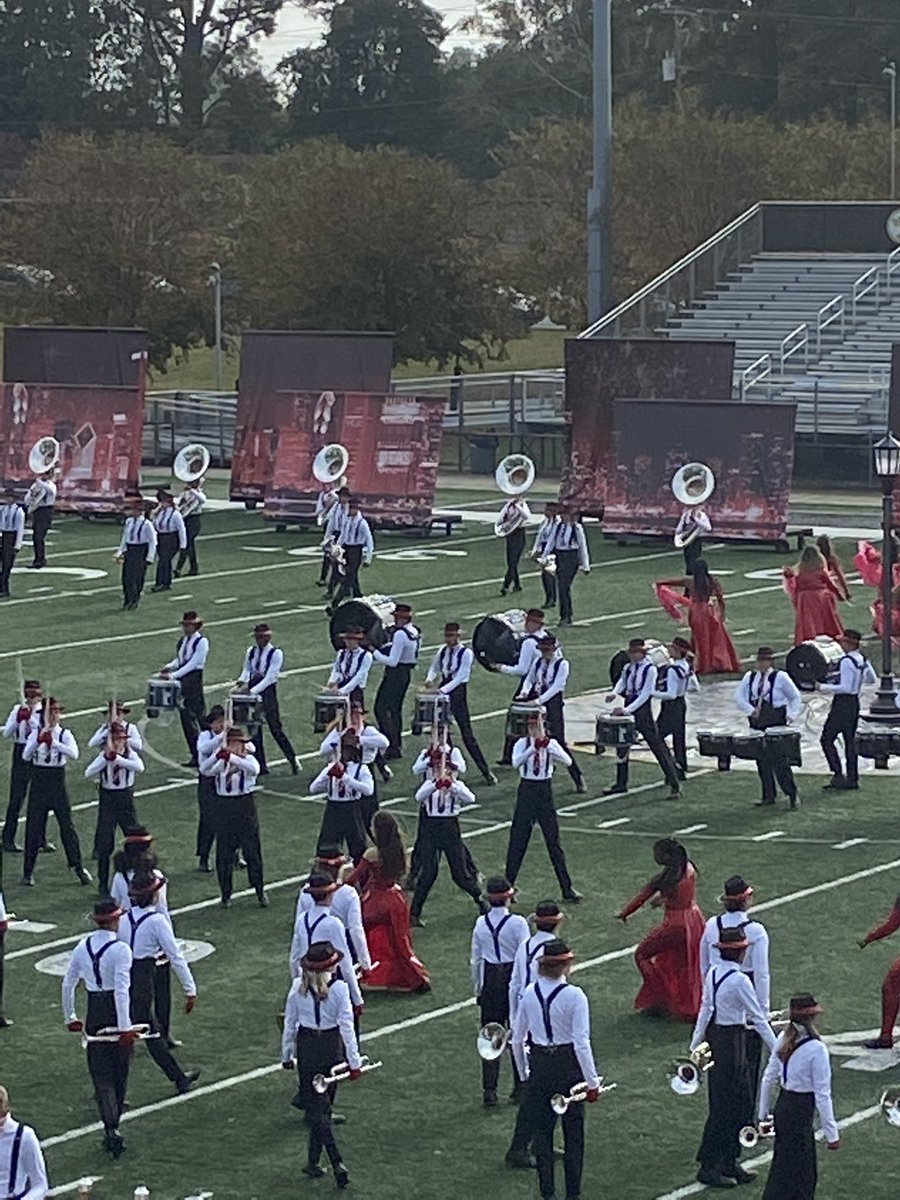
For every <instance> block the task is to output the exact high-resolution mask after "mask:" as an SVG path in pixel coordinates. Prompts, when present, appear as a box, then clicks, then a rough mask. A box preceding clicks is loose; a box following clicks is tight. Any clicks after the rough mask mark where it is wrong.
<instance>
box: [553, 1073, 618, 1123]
mask: <svg viewBox="0 0 900 1200" xmlns="http://www.w3.org/2000/svg"><path fill="white" fill-rule="evenodd" d="M618 1086H619V1085H618V1084H617V1083H606V1084H605V1083H604V1082H603V1080H602V1079H601V1080H600V1087H599V1088H598V1089H597V1090H598V1091H599V1093H600V1095H601V1096H602V1095H603V1093H604V1092H614V1091H615V1090H616V1088H617V1087H618ZM590 1090H591V1089H590V1087H589V1086H588V1085H587V1084H586V1083H585V1082H584V1080H582V1081H581V1083H576V1084H573V1086H572V1087H571V1089H570V1090H569V1094H568V1096H564V1095H563V1094H562V1092H557V1093H556V1095H555V1096H551V1097H550V1107H551V1108H552V1109H553V1111H554V1112H555V1113H556V1115H557V1116H559V1117H561V1116H562V1115H563V1114H564V1113H565V1112H567V1111H568V1108H569V1105H570V1104H578V1103H580V1102H581V1101H582V1100H586V1099H587V1094H588V1092H589V1091H590Z"/></svg>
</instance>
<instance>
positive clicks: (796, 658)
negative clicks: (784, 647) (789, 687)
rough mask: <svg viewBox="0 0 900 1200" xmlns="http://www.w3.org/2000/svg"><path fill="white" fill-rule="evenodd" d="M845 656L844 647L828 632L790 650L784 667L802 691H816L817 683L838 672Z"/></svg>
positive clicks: (823, 681)
mask: <svg viewBox="0 0 900 1200" xmlns="http://www.w3.org/2000/svg"><path fill="white" fill-rule="evenodd" d="M843 657H844V649H843V647H842V646H841V645H840V644H839V643H838V642H836V641H835V640H834V638H832V637H828V636H827V634H820V635H819V636H818V637H815V638H813V639H812V640H811V641H809V642H800V644H799V645H798V646H795V647H794V648H793V650H789V651H788V653H787V657H786V658H785V660H784V669H785V670H786V671H787V673H788V675H790V677H791V679H793V681H794V683H795V684H796V685H797V687H798V688H799V689H800V691H801V692H814V691H815V690H816V684H817V683H825V681H826V680H828V679H829V678H830V677H831V676H832V675H834V674H836V673H837V671H838V670H839V667H838V663H839V662H840V661H841V659H842V658H843Z"/></svg>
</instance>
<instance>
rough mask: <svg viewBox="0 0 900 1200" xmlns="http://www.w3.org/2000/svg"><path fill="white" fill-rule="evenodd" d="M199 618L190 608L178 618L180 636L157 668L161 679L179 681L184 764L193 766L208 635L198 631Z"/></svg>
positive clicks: (195, 757)
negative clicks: (185, 753) (170, 654)
mask: <svg viewBox="0 0 900 1200" xmlns="http://www.w3.org/2000/svg"><path fill="white" fill-rule="evenodd" d="M202 628H203V621H202V619H201V618H200V617H198V616H197V614H196V613H195V612H194V611H193V609H192V610H191V611H190V612H186V613H184V614H183V615H182V618H181V637H180V638H179V639H178V643H177V645H176V647H175V657H174V658H173V659H172V661H171V662H167V663H166V665H165V666H164V667H163V669H162V670H161V671H160V673H159V674H160V677H161V678H162V679H177V680H178V682H179V683H180V684H181V707H180V708H179V710H178V715H179V716H180V718H181V731H182V733H183V734H184V740H185V741H186V742H187V747H188V750H189V751H190V756H191V757H190V759H189V760H188V761H187V762H186V763H185V764H184V765H185V766H186V767H196V766H197V735H198V734H199V732H200V722H201V721H202V720H203V715H204V713H205V712H206V704H205V702H204V699H203V668H204V667H205V666H206V660H207V658H208V657H209V638H207V637H205V636H204V634H202V633H201V632H200V630H201V629H202Z"/></svg>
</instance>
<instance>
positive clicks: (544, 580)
mask: <svg viewBox="0 0 900 1200" xmlns="http://www.w3.org/2000/svg"><path fill="white" fill-rule="evenodd" d="M558 508H559V506H558V505H557V504H547V505H546V506H545V508H544V519H543V520H542V521H541V523H540V525H539V526H538V531H537V533H536V534H535V537H534V545H533V546H532V547H531V557H532V558H535V559H537V560H538V562H540V560H541V559H542V558H546V557H547V556H548V555H549V554H551V553H552V550H551V544H552V539H553V534H554V533H555V531H556V527H557V526H558V525H559V515H558ZM541 585H542V586H543V589H544V607H545V608H554V607H555V606H556V571H548V570H547V568H546V567H545V566H543V564H542V565H541Z"/></svg>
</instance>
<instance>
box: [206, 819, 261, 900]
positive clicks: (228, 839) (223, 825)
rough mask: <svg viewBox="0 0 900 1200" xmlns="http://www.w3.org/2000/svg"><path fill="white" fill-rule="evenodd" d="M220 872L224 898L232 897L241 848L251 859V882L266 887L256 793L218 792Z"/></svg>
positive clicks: (218, 869)
mask: <svg viewBox="0 0 900 1200" xmlns="http://www.w3.org/2000/svg"><path fill="white" fill-rule="evenodd" d="M216 799H217V803H218V821H217V823H216V824H217V827H216V874H217V875H218V877H219V889H220V890H221V893H222V899H223V900H230V899H231V893H232V891H233V890H234V885H233V875H234V860H235V855H236V854H237V852H238V850H241V851H243V854H244V858H245V859H246V862H247V882H248V883H249V884H250V886H251V887H252V888H254V889H255V890H256V894H257V896H258V895H260V894H261V892H262V890H263V861H262V849H261V847H260V844H259V818H258V817H257V815H256V801H255V800H254V799H253V797H252V796H217V797H216Z"/></svg>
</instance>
